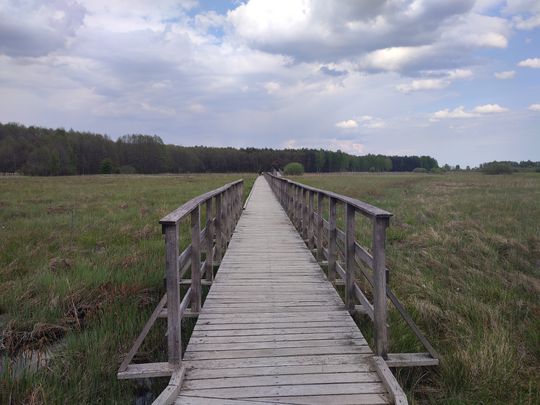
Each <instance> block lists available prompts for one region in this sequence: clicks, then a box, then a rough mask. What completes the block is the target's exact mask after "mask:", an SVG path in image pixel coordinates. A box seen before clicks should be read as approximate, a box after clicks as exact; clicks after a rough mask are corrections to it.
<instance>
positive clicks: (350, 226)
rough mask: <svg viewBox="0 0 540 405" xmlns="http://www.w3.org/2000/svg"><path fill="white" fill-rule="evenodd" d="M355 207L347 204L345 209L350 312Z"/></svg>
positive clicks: (346, 300)
mask: <svg viewBox="0 0 540 405" xmlns="http://www.w3.org/2000/svg"><path fill="white" fill-rule="evenodd" d="M355 238H356V236H355V218H354V207H353V206H352V205H350V204H346V209H345V305H346V306H347V309H348V310H349V312H351V313H353V312H354V276H355V261H354V242H355Z"/></svg>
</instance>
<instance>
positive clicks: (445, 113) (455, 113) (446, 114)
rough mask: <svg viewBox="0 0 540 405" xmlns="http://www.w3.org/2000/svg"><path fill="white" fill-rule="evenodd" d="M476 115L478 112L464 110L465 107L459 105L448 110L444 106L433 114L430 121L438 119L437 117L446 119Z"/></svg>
mask: <svg viewBox="0 0 540 405" xmlns="http://www.w3.org/2000/svg"><path fill="white" fill-rule="evenodd" d="M474 117H478V114H475V113H472V112H468V111H465V107H463V106H459V107H456V108H454V109H453V110H450V109H448V108H445V109H444V110H439V111H437V112H435V113H434V114H433V117H432V121H435V120H439V119H447V118H474Z"/></svg>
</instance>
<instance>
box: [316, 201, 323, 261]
mask: <svg viewBox="0 0 540 405" xmlns="http://www.w3.org/2000/svg"><path fill="white" fill-rule="evenodd" d="M323 204H324V195H323V193H317V214H318V218H317V242H318V243H317V261H319V263H320V262H322V261H323V241H324V236H323V235H324V234H323Z"/></svg>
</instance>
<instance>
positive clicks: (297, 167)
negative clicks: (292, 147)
mask: <svg viewBox="0 0 540 405" xmlns="http://www.w3.org/2000/svg"><path fill="white" fill-rule="evenodd" d="M283 173H285V174H286V175H288V176H299V175H301V174H304V166H303V165H302V163H298V162H291V163H289V164H288V165H286V166H285V167H284V168H283Z"/></svg>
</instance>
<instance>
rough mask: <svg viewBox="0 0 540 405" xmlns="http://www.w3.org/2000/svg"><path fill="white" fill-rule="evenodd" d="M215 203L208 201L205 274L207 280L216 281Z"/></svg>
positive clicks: (210, 199)
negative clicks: (214, 248) (214, 251)
mask: <svg viewBox="0 0 540 405" xmlns="http://www.w3.org/2000/svg"><path fill="white" fill-rule="evenodd" d="M212 203H213V201H212V198H209V199H208V200H206V247H205V250H206V258H205V262H204V273H205V275H206V280H208V281H213V280H214V255H213V254H212V250H213V247H214V223H213V222H212V219H213V216H214V214H213V212H212V211H213V208H212V207H213V204H212Z"/></svg>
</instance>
